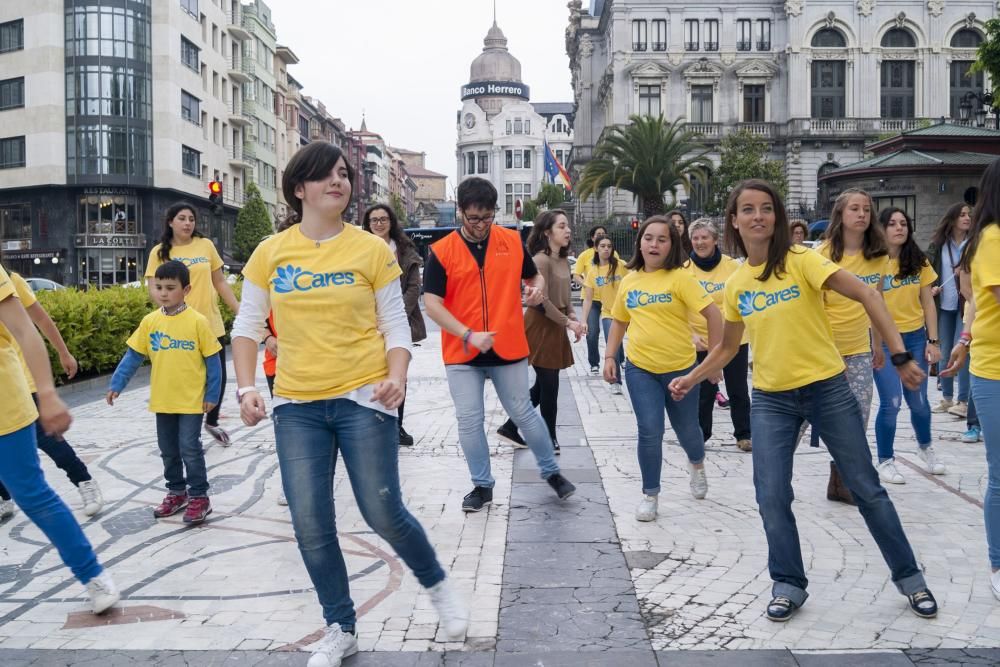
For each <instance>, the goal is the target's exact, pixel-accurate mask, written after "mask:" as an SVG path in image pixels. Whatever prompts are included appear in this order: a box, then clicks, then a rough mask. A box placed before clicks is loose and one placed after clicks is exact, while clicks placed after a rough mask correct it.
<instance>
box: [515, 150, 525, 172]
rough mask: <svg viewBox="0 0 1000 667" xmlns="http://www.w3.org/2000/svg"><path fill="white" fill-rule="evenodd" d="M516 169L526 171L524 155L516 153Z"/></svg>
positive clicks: (519, 152)
mask: <svg viewBox="0 0 1000 667" xmlns="http://www.w3.org/2000/svg"><path fill="white" fill-rule="evenodd" d="M514 169H524V153H523V152H522V151H514Z"/></svg>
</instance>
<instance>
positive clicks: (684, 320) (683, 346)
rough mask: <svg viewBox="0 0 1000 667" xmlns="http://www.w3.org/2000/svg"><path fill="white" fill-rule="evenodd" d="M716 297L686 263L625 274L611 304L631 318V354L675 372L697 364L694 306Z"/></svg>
mask: <svg viewBox="0 0 1000 667" xmlns="http://www.w3.org/2000/svg"><path fill="white" fill-rule="evenodd" d="M711 303H712V297H710V296H709V295H708V294H706V293H705V290H704V289H702V287H701V285H699V284H698V281H697V280H695V279H694V276H692V275H691V274H690V273H689V272H688V271H686V270H684V269H674V270H672V271H666V270H659V271H652V272H647V271H644V270H643V271H635V272H633V273H630V274H628V275H627V276H625V277H624V278H623V279H622V281H621V285H620V286H619V288H618V295H617V296H616V297H615V304H614V306H613V307H612V309H611V316H612V317H614V319H616V320H618V321H620V322H625V323H627V324H628V345H627V346H626V347H625V354H626V355H627V356H628V360H629V361H630V362H631V363H633V364H635V365H636V366H638V367H639V368H641V369H643V370H645V371H649V372H650V373H672V372H674V371H680V370H684V369H685V368H688V367H690V366H691V365H693V364H694V359H695V349H694V343H693V342H691V327H690V325H689V324H688V312H689V311H695V312H701V311H702V310H704V309H705V308H706V307H707V306H709V305H710V304H711Z"/></svg>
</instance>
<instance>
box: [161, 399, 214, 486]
mask: <svg viewBox="0 0 1000 667" xmlns="http://www.w3.org/2000/svg"><path fill="white" fill-rule="evenodd" d="M201 420H202V415H200V414H193V415H177V414H165V413H162V412H157V413H156V441H157V444H159V445H160V458H161V459H163V477H164V479H166V480H167V491H169V492H170V493H172V494H174V495H182V494H184V493H187V494H188V495H189V496H191V497H192V498H204V497H207V496H208V473H207V472H206V471H205V450H204V449H202V448H201ZM185 474H186V477H185Z"/></svg>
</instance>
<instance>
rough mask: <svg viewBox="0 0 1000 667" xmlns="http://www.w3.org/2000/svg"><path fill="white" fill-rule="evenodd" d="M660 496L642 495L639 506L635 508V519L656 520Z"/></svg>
mask: <svg viewBox="0 0 1000 667" xmlns="http://www.w3.org/2000/svg"><path fill="white" fill-rule="evenodd" d="M659 499H660V497H659V496H646V495H644V496H643V497H642V500H641V501H640V502H639V507H638V508H636V510H635V520H636V521H655V520H656V508H657V505H658V504H659Z"/></svg>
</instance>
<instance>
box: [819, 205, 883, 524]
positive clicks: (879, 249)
mask: <svg viewBox="0 0 1000 667" xmlns="http://www.w3.org/2000/svg"><path fill="white" fill-rule="evenodd" d="M817 251H818V252H819V254H821V255H823V256H824V257H826V258H827V259H829V260H830V261H832V262H833V263H834V264H836V265H837V266H839V267H840V268H842V269H844V270H845V271H849V272H851V273H853V274H854V275H856V276H857V277H858V279H859V280H861V282H863V283H864V284H865V285H867V286H868V287H870V288H871V289H873V290H875V291H876V292H877V291H880V290H881V289H882V274H883V273H885V265H886V262H887V261H888V250H887V249H886V245H885V233H884V231H883V229H882V226H881V225H879V224H878V221H876V220H875V210H874V204H873V202H872V198H871V197H870V196H869V195H868V193H867V192H865V191H864V190H858V189H856V188H849V189H847V190H845V191H844V192H842V193H840V195H839V196H838V197H837V199H836V201H834V202H833V209H832V210H831V211H830V223H829V225H827V228H826V232H825V234H824V239H823V243H822V244H821V245H820V247H819V248H817ZM823 305H824V307H825V308H826V316H827V318H828V319H829V320H830V327H831V328H832V329H833V342H834V344H835V345H836V346H837V351H838V352H840V356H841V357H843V358H844V366H846V367H847V371H846V372H847V384H848V385H850V387H851V392H852V393H853V394H854V396H855V398H857V399H858V404H859V405H860V406H861V420H862V421H863V422H864V424H865V426H866V427H867V425H868V418H869V416H870V415H871V409H872V367H873V357H872V343H871V322H870V321H869V319H868V313H866V312H865V307H864V306H863V305H861V304H860V303H858V302H857V301H855V300H853V299H850V298H848V297H846V296H841V295H840V294H838V293H837V292H832V291H829V290H827V291H826V292H824V293H823ZM884 363H885V357H884V356H883V355H882V346H881V345H879V346H878V347H877V349H876V351H875V356H874V366H875V367H882V366H883V365H884ZM890 373H891V374H892V375H893V376H894V377H897V376H896V373H895V371H892V370H891V369H890ZM811 444H812V445H813V446H818V445H819V438H817V437H816V436H815V432H814V434H813V439H812V443H811ZM892 465H893V464H892V462H891V461H890V462H889V463H888V464H887V466H886V467H883V466H878V468H877V469H878V471H879V477H880V478H881V479H882V481H883V482H893V483H895V481H896V479H895V476H896V475H895V469H894V468H890V467H889V466H892ZM826 497H827V498H828V499H829V500H834V501H840V502H844V503H847V504H849V505H853V504H854V498H853V497H852V496H851V492H850V491H848V490H847V487H846V486H844V483H843V481H842V480H841V479H840V474H839V473H838V471H837V466H836V464H835V463H834V462H833V461H830V480H829V482H828V483H827V485H826Z"/></svg>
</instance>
